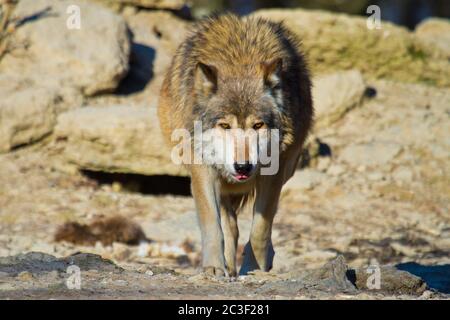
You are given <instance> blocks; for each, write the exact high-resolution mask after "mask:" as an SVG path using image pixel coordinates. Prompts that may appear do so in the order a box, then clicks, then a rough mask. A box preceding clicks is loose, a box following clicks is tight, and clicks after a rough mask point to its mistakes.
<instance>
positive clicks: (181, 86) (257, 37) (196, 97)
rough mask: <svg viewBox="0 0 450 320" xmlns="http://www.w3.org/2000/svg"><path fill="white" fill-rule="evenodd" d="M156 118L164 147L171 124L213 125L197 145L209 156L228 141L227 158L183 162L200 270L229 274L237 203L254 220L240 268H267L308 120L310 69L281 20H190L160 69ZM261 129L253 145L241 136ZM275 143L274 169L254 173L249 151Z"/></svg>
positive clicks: (254, 154) (254, 153)
mask: <svg viewBox="0 0 450 320" xmlns="http://www.w3.org/2000/svg"><path fill="white" fill-rule="evenodd" d="M158 117H159V122H160V127H161V131H162V134H163V136H164V138H165V140H166V142H167V144H168V146H169V147H172V148H174V147H175V146H176V145H177V141H174V140H173V136H172V135H173V132H174V131H176V130H177V129H184V130H187V131H188V132H190V133H193V134H194V131H195V123H198V122H200V123H201V127H200V130H201V132H202V133H203V134H204V135H206V136H208V133H211V132H214V134H209V136H211V135H213V136H214V137H215V139H211V140H210V141H209V142H207V143H206V144H207V147H208V146H209V147H212V149H213V152H212V153H213V154H217V153H219V154H220V152H219V151H218V150H217V149H219V147H217V145H219V143H218V142H217V141H220V138H219V139H217V137H223V141H222V144H223V145H226V146H228V148H227V150H228V152H227V155H226V156H225V158H226V159H227V161H222V162H221V161H217V163H214V161H205V162H200V163H187V164H185V165H186V168H187V169H188V171H189V173H190V176H191V190H192V195H193V197H194V200H195V205H196V210H197V215H198V221H199V225H200V231H201V239H202V266H203V270H204V272H206V273H207V274H210V275H212V276H216V277H223V276H225V277H234V276H236V275H237V274H238V273H237V266H236V251H237V244H238V237H239V230H238V223H237V217H238V214H239V213H240V212H241V211H244V210H245V208H249V209H250V210H251V211H252V214H253V220H252V225H251V232H250V237H249V240H248V243H247V244H246V245H245V247H244V252H243V255H244V256H243V262H242V265H241V268H240V270H239V274H240V275H245V274H247V273H248V272H250V271H252V270H256V269H260V270H263V271H269V270H270V269H271V268H272V265H273V258H274V254H275V252H274V249H273V245H272V239H271V234H272V224H273V219H274V216H275V213H276V211H277V207H278V202H279V198H280V193H281V189H282V187H283V184H284V183H285V182H286V181H287V180H288V179H289V178H290V177H291V176H292V175H293V174H294V172H295V170H296V167H297V162H298V160H299V157H300V154H301V150H302V145H303V143H304V141H305V139H306V137H307V134H308V131H309V130H310V127H311V125H312V121H313V105H312V98H311V80H310V74H309V70H308V67H307V64H306V61H305V57H304V54H303V52H302V50H301V44H300V41H299V39H297V38H296V36H295V35H294V34H293V33H292V32H291V31H289V30H288V29H287V28H286V27H285V26H284V25H283V24H282V23H278V22H271V21H269V20H266V19H263V18H256V17H242V18H241V17H238V16H236V15H234V14H231V13H228V14H223V15H215V16H211V17H208V18H205V19H203V20H201V21H199V22H198V23H197V24H196V25H195V26H194V27H193V29H192V30H191V31H190V33H189V35H188V37H187V38H186V40H185V41H184V42H182V43H181V45H180V46H179V47H178V49H177V51H176V53H175V55H174V57H173V60H172V63H171V65H170V67H169V69H168V71H167V74H166V76H165V79H164V81H163V84H162V88H161V92H160V99H159V105H158ZM268 130H269V131H276V132H277V135H274V137H275V138H273V137H272V138H270V137H269V138H267V137H266V138H264V139H259V140H258V141H259V142H258V141H257V142H255V139H249V136H248V135H247V132H257V133H258V134H257V135H258V136H260V134H259V133H260V132H263V131H266V132H267V131H268ZM232 131H236V132H234V133H232V134H226V133H228V132H232ZM225 136H227V137H228V138H225ZM194 140H195V139H192V141H194ZM200 141H205V139H204V138H202V139H200ZM211 141H214V142H211ZM252 141H253V142H252ZM261 141H262V143H261ZM274 141H275V142H276V146H277V147H278V148H277V150H278V152H277V154H276V155H277V159H276V160H277V161H278V168H277V169H278V170H276V172H275V173H272V174H262V170H263V169H264V168H263V165H262V164H261V161H259V160H258V159H259V158H258V156H259V154H258V153H259V152H261V150H263V149H264V144H272V145H273V142H274ZM255 143H256V144H258V145H257V146H256V147H255ZM208 144H209V145H208ZM211 144H212V146H211ZM206 149H208V148H206ZM209 149H211V148H209ZM192 150H193V152H194V153H195V152H196V150H197V148H196V147H194V146H193V147H192ZM216 151H217V152H216ZM239 155H240V156H239Z"/></svg>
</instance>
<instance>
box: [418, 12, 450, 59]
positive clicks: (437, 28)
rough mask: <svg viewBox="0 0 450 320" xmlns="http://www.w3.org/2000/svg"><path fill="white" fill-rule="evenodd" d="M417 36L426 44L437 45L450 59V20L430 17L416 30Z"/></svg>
mask: <svg viewBox="0 0 450 320" xmlns="http://www.w3.org/2000/svg"><path fill="white" fill-rule="evenodd" d="M415 34H416V36H417V38H418V39H419V40H420V41H422V42H423V43H424V45H425V46H426V45H428V46H432V47H436V48H437V49H438V50H440V51H442V53H443V54H444V55H446V56H447V58H449V59H450V21H449V20H446V19H439V18H430V19H426V20H425V21H424V22H422V23H420V24H419V25H418V26H417V27H416V30H415Z"/></svg>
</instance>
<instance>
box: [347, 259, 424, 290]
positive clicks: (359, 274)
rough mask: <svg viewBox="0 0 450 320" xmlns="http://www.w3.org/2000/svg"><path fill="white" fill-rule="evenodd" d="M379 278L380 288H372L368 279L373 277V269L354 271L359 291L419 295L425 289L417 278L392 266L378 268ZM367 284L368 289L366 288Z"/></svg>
mask: <svg viewBox="0 0 450 320" xmlns="http://www.w3.org/2000/svg"><path fill="white" fill-rule="evenodd" d="M378 268H379V269H378V270H379V276H380V283H379V284H380V287H379V288H374V287H372V285H374V284H376V283H375V282H374V283H372V282H371V279H369V277H371V276H372V277H374V276H376V275H375V272H377V271H376V270H375V269H372V270H369V271H368V269H365V268H360V269H357V270H356V271H355V278H356V279H355V284H356V287H357V288H358V289H360V290H367V289H371V288H372V290H376V289H378V290H381V291H384V292H389V293H394V294H411V295H420V294H422V293H423V292H424V291H425V290H426V288H427V285H426V283H425V282H424V281H423V280H422V279H421V278H419V277H417V276H415V275H413V274H411V273H409V272H406V271H402V270H398V269H396V268H395V267H393V266H378ZM368 284H369V287H368Z"/></svg>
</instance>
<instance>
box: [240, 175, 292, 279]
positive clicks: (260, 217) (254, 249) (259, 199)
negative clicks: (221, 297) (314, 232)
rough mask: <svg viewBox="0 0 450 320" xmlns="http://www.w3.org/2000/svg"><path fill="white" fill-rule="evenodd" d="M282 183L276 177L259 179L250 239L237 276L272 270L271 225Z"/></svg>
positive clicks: (279, 178) (273, 252) (273, 253)
mask: <svg viewBox="0 0 450 320" xmlns="http://www.w3.org/2000/svg"><path fill="white" fill-rule="evenodd" d="M282 186H283V181H282V179H281V177H278V176H264V177H260V181H259V183H258V187H257V190H256V199H255V205H254V212H253V222H252V227H251V231H250V239H249V242H248V243H247V245H246V246H245V248H244V260H243V262H242V266H241V270H240V271H239V274H241V275H246V274H247V273H248V272H250V271H253V270H255V269H259V270H262V271H269V270H270V269H272V263H273V257H274V255H275V251H274V250H273V246H272V223H273V219H274V217H275V213H276V212H277V208H278V201H279V197H280V193H281V188H282Z"/></svg>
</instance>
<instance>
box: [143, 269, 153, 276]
mask: <svg viewBox="0 0 450 320" xmlns="http://www.w3.org/2000/svg"><path fill="white" fill-rule="evenodd" d="M145 274H146V275H148V276H152V275H153V271H152V270H147V271H145Z"/></svg>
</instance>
